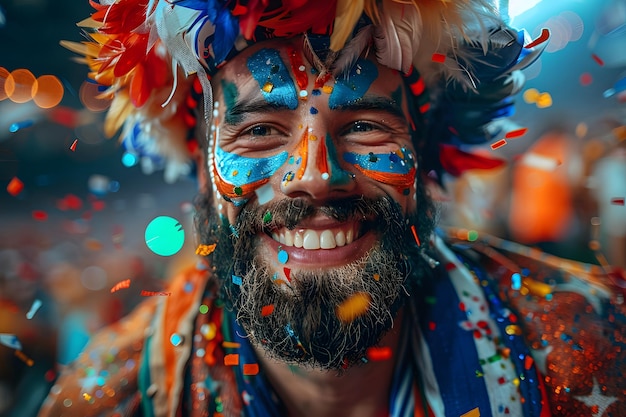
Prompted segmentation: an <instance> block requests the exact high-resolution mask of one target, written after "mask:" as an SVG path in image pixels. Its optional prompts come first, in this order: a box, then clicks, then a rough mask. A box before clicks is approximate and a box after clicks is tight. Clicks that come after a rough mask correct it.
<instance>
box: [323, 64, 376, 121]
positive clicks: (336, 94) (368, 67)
mask: <svg viewBox="0 0 626 417" xmlns="http://www.w3.org/2000/svg"><path fill="white" fill-rule="evenodd" d="M376 78H378V68H376V65H375V64H374V63H373V62H372V61H369V60H366V59H362V58H359V60H358V61H357V62H356V64H354V66H353V67H352V68H351V69H350V74H348V76H346V77H340V78H339V79H338V80H337V81H336V82H335V85H334V86H333V91H332V92H331V93H330V97H329V99H328V107H330V108H331V109H336V108H339V107H342V106H346V105H348V104H352V103H354V102H357V101H358V100H359V99H361V98H363V96H364V95H365V93H366V92H367V90H368V89H369V88H370V85H372V83H373V82H374V80H375V79H376Z"/></svg>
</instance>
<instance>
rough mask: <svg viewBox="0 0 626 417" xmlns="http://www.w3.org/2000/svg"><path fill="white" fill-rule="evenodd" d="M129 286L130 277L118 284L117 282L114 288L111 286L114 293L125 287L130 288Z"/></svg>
mask: <svg viewBox="0 0 626 417" xmlns="http://www.w3.org/2000/svg"><path fill="white" fill-rule="evenodd" d="M128 287H130V279H125V280H124V281H120V282H118V283H117V284H115V285H114V286H113V288H111V293H114V292H115V291H119V290H121V289H123V288H128Z"/></svg>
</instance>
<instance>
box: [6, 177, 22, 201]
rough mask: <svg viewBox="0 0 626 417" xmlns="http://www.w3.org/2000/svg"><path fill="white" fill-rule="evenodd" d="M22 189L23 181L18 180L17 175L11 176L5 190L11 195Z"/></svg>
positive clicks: (15, 194)
mask: <svg viewBox="0 0 626 417" xmlns="http://www.w3.org/2000/svg"><path fill="white" fill-rule="evenodd" d="M23 189H24V183H23V182H22V180H20V179H19V178H17V177H13V179H11V181H10V182H9V185H7V191H8V192H9V194H11V195H12V196H13V197H15V196H17V195H18V194H19V193H21V192H22V190H23Z"/></svg>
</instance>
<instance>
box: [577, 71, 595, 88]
mask: <svg viewBox="0 0 626 417" xmlns="http://www.w3.org/2000/svg"><path fill="white" fill-rule="evenodd" d="M579 82H580V85H582V86H583V87H586V86H588V85H590V84H591V83H592V82H593V77H592V76H591V74H589V73H588V72H585V73H582V74H580V78H579Z"/></svg>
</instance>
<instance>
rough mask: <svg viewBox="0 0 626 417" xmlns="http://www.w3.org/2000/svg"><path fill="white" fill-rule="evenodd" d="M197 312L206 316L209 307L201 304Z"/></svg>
mask: <svg viewBox="0 0 626 417" xmlns="http://www.w3.org/2000/svg"><path fill="white" fill-rule="evenodd" d="M198 311H199V312H200V314H206V313H208V312H209V306H208V305H206V304H202V305H201V306H200V307H198Z"/></svg>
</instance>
